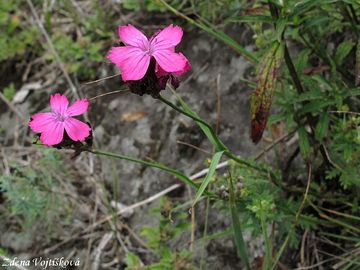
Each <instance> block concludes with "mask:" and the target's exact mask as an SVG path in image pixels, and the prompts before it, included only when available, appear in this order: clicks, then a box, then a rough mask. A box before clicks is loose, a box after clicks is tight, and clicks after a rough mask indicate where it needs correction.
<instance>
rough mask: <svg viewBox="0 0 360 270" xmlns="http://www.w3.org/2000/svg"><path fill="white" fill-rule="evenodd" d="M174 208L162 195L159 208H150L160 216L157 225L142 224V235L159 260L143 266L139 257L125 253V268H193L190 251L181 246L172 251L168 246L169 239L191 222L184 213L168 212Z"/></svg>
mask: <svg viewBox="0 0 360 270" xmlns="http://www.w3.org/2000/svg"><path fill="white" fill-rule="evenodd" d="M173 208H174V205H173V203H172V202H171V201H170V200H169V199H167V198H166V197H163V198H162V199H161V202H160V208H156V209H153V210H152V213H153V214H155V215H156V216H159V217H160V220H159V225H158V227H149V226H144V227H143V230H142V233H141V234H142V235H143V236H145V237H146V238H147V240H148V245H149V248H151V249H152V250H153V251H154V253H155V254H156V255H157V256H158V257H159V261H158V262H155V263H152V264H150V265H147V266H144V265H143V264H142V263H141V260H140V259H139V257H137V256H136V255H135V254H134V253H129V254H128V255H127V268H126V269H127V270H140V269H149V270H157V269H164V270H173V269H174V270H181V269H182V270H190V269H193V266H192V263H191V253H190V252H189V251H188V250H187V249H186V248H183V249H181V250H180V251H173V250H172V249H171V248H170V247H169V243H170V241H174V240H176V239H177V238H179V237H181V235H182V234H183V233H184V232H186V231H187V230H188V229H189V228H190V226H191V223H190V222H189V221H188V215H187V214H186V213H183V212H181V213H175V214H172V215H171V219H170V212H171V211H172V209H173Z"/></svg>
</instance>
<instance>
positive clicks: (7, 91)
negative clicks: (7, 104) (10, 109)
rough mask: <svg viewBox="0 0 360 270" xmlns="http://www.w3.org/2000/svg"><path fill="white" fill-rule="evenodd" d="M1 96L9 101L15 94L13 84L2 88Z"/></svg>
mask: <svg viewBox="0 0 360 270" xmlns="http://www.w3.org/2000/svg"><path fill="white" fill-rule="evenodd" d="M3 94H4V97H5V98H6V99H7V100H9V101H11V100H12V99H13V98H14V96H15V94H16V89H15V85H14V83H10V84H9V85H8V86H6V87H5V88H4V90H3Z"/></svg>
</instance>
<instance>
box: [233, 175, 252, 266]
mask: <svg viewBox="0 0 360 270" xmlns="http://www.w3.org/2000/svg"><path fill="white" fill-rule="evenodd" d="M229 192H230V194H229V195H230V196H229V205H230V212H231V218H232V222H233V229H234V235H235V243H236V247H237V249H238V253H239V256H240V259H241V261H242V262H243V263H244V264H245V266H246V269H247V270H250V269H251V267H250V263H249V256H248V254H247V248H246V244H245V241H244V238H243V235H242V230H241V223H240V216H239V213H238V209H237V207H236V201H235V192H234V186H233V183H232V180H231V177H229Z"/></svg>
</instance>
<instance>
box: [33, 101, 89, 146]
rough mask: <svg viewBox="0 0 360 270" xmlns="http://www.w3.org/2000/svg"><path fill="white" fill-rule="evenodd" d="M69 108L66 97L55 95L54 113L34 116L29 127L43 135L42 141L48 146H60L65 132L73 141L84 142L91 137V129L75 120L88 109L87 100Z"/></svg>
mask: <svg viewBox="0 0 360 270" xmlns="http://www.w3.org/2000/svg"><path fill="white" fill-rule="evenodd" d="M68 106H69V101H68V99H67V97H66V96H64V95H61V94H55V95H52V96H51V97H50V107H51V110H52V112H42V113H37V114H35V115H33V116H32V117H31V118H32V120H31V121H30V122H29V127H30V128H31V129H32V131H34V132H36V133H41V136H40V140H41V142H42V143H43V144H46V145H56V144H59V143H60V142H61V141H62V140H63V137H64V130H66V133H67V135H69V137H70V138H71V139H72V140H73V141H84V140H85V138H86V137H88V136H89V135H90V130H91V129H90V127H89V126H88V125H87V124H85V123H83V122H81V121H79V120H77V119H75V118H73V116H77V115H81V114H83V113H85V112H86V111H87V109H88V106H89V102H88V101H87V99H81V100H77V101H75V103H74V104H73V105H71V106H70V107H68Z"/></svg>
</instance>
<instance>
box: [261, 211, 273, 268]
mask: <svg viewBox="0 0 360 270" xmlns="http://www.w3.org/2000/svg"><path fill="white" fill-rule="evenodd" d="M260 221H261V230H262V232H263V235H264V240H265V260H264V264H263V269H265V270H268V269H270V268H271V258H272V247H271V241H270V238H269V234H268V229H267V227H266V222H265V217H264V213H261V217H260Z"/></svg>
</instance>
